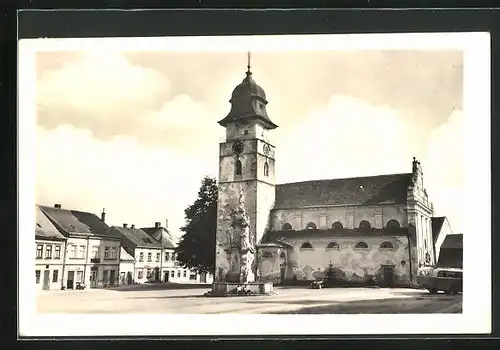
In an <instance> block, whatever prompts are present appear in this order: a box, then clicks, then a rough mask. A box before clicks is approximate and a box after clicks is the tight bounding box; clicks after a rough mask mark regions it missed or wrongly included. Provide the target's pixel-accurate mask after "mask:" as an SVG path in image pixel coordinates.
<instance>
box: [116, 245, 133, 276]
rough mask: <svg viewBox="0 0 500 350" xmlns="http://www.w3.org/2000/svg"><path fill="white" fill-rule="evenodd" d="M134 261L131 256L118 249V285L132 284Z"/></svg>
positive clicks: (122, 249)
mask: <svg viewBox="0 0 500 350" xmlns="http://www.w3.org/2000/svg"><path fill="white" fill-rule="evenodd" d="M134 266H135V259H134V257H133V256H132V255H130V254H129V253H127V251H126V250H125V249H124V248H123V247H121V248H120V285H124V284H132V283H134Z"/></svg>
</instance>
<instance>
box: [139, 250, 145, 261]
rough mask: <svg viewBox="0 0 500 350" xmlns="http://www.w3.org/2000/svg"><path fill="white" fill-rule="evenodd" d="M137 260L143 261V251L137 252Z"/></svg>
mask: <svg viewBox="0 0 500 350" xmlns="http://www.w3.org/2000/svg"><path fill="white" fill-rule="evenodd" d="M139 261H140V262H143V261H144V253H143V252H140V253H139Z"/></svg>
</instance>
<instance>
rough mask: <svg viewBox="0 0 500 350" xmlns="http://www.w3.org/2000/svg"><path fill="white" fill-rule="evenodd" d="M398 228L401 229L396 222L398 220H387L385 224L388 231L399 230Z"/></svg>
mask: <svg viewBox="0 0 500 350" xmlns="http://www.w3.org/2000/svg"><path fill="white" fill-rule="evenodd" d="M400 227H401V225H400V224H399V221H398V220H394V219H392V220H389V221H388V222H387V228H388V229H389V230H397V229H399V228H400Z"/></svg>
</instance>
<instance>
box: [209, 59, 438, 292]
mask: <svg viewBox="0 0 500 350" xmlns="http://www.w3.org/2000/svg"><path fill="white" fill-rule="evenodd" d="M230 103H231V110H230V112H229V114H228V115H227V116H226V117H225V118H224V119H222V120H220V121H219V124H220V125H221V126H223V127H224V128H225V129H226V140H225V141H224V142H222V143H221V144H220V149H219V190H218V191H219V193H218V209H217V210H218V219H217V245H216V271H215V279H216V281H226V282H237V281H238V276H239V274H240V269H241V263H242V262H241V261H240V259H241V257H240V255H239V254H237V252H233V251H232V250H231V248H230V247H231V244H230V243H231V242H229V241H230V240H231V239H232V238H231V235H230V232H231V211H232V210H233V208H235V207H237V206H238V205H239V204H241V203H239V201H240V202H241V196H243V197H244V209H245V211H246V213H247V215H248V222H249V223H248V226H249V232H250V237H249V239H250V241H251V242H252V244H253V245H254V246H255V259H254V260H253V265H252V270H253V271H254V274H255V277H256V279H257V280H259V281H272V282H274V283H279V284H286V283H290V284H292V283H301V282H302V283H304V282H307V283H308V282H309V281H311V280H314V279H316V278H319V277H323V276H325V274H326V273H327V272H328V271H334V272H335V275H336V276H337V278H338V279H339V280H340V281H342V282H343V283H346V284H356V285H364V284H373V283H376V284H377V285H381V286H384V285H385V286H411V285H414V284H415V281H416V274H417V270H418V268H419V267H420V266H424V265H433V264H434V263H435V262H434V251H433V239H432V228H431V218H432V215H433V207H432V203H431V202H430V201H429V198H428V195H427V191H426V190H425V187H424V182H423V171H422V167H421V165H420V163H419V161H418V160H416V159H415V158H414V159H413V162H412V163H410V161H409V170H410V169H411V171H408V173H404V174H389V175H380V176H371V177H357V178H346V179H332V180H314V181H304V182H297V183H287V184H276V183H275V169H276V164H275V162H276V160H275V145H274V144H273V143H272V141H271V138H270V134H271V133H272V131H273V130H274V129H276V128H277V127H278V126H277V125H276V124H274V123H273V122H272V121H271V119H270V118H269V116H268V115H267V111H266V105H267V103H268V102H267V99H266V94H265V92H264V90H263V89H262V88H261V87H260V86H259V85H257V84H256V83H255V81H254V80H253V77H252V73H251V72H250V66H249V67H248V71H247V73H246V77H245V79H244V80H243V81H242V83H241V84H239V85H238V86H237V87H236V88H235V89H234V91H233V93H232V96H231V100H230ZM277 161H278V163H279V160H277ZM410 165H411V168H410Z"/></svg>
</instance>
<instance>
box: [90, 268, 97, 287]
mask: <svg viewBox="0 0 500 350" xmlns="http://www.w3.org/2000/svg"><path fill="white" fill-rule="evenodd" d="M96 287H97V267H92V268H91V269H90V288H96Z"/></svg>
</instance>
